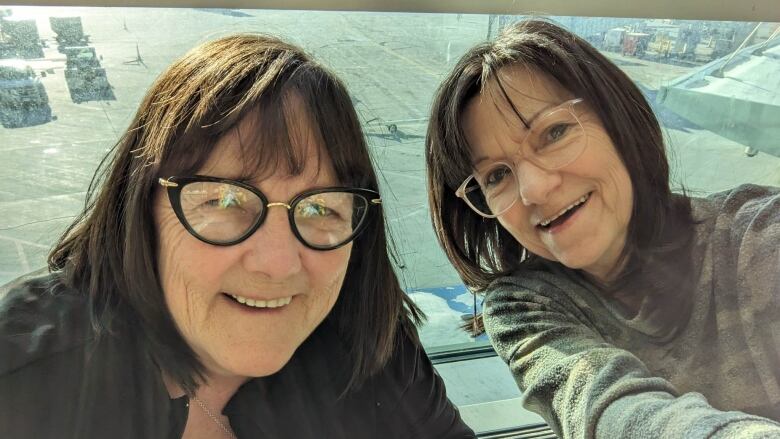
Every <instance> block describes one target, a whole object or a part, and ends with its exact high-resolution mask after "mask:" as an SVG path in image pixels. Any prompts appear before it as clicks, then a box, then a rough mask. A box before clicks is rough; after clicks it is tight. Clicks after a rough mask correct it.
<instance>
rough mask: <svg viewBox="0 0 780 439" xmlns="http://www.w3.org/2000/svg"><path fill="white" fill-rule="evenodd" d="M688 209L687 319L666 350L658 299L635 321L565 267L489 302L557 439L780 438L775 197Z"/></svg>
mask: <svg viewBox="0 0 780 439" xmlns="http://www.w3.org/2000/svg"><path fill="white" fill-rule="evenodd" d="M692 205H693V215H694V218H695V219H696V220H698V221H700V223H699V224H697V225H696V226H695V232H694V236H695V237H694V240H695V241H694V244H693V256H694V266H693V270H692V271H693V272H692V276H693V277H694V279H693V282H692V284H691V285H692V287H688V288H685V290H684V291H680V292H679V294H680V295H683V294H687V295H692V296H690V299H691V302H690V303H691V311H690V313H686V314H685V316H684V319H685V321H684V322H683V324H682V325H680V326H679V327H678V330H676V331H674V332H673V333H672V335H671V336H670V331H668V330H667V328H666V327H665V326H668V323H665V322H666V320H665V315H664V311H663V310H660V311H659V310H658V308H657V307H655V308H652V309H653V311H648V310H649V309H651V307H649V306H646V305H647V303H648V300H651V299H652V298H646V300H645V301H643V304H642V306H641V308H640V311H639V313H638V314H636V315H634V316H627V315H626V313H625V312H624V311H623V310H622V308H621V307H620V306H618V305H617V304H616V303H615V302H611V301H610V300H609V299H605V298H604V297H603V295H600V294H599V293H598V292H597V290H596V289H595V288H593V287H592V286H590V285H588V284H587V283H586V282H585V281H583V280H582V278H581V277H579V276H576V275H573V274H572V272H571V271H570V270H565V269H563V267H561V266H560V265H559V264H552V263H550V264H547V265H545V267H546V268H536V269H531V268H525V269H522V270H520V271H519V272H517V273H515V274H514V275H513V276H511V277H506V278H502V279H499V280H497V281H496V282H494V283H493V284H492V285H491V287H490V288H489V291H488V293H487V295H486V298H485V326H486V329H487V332H488V335H489V336H490V339H491V341H492V343H493V345H494V346H495V348H496V351H497V352H498V354H499V355H500V356H501V357H502V358H503V359H504V361H506V362H507V363H508V365H509V367H510V369H511V371H512V374H513V375H514V377H515V379H516V381H517V384H518V385H519V386H520V389H521V390H522V391H523V398H524V404H525V407H526V408H528V409H529V410H532V411H534V412H536V413H539V414H540V415H541V416H542V417H544V419H545V420H546V421H547V422H548V423H549V424H550V426H551V428H552V429H553V430H554V431H555V432H556V433H557V434H558V435H559V436H560V437H563V438H591V437H597V438H608V439H613V438H623V437H631V438H780V423H779V422H777V421H779V420H780V189H777V188H765V187H759V186H754V185H745V186H741V187H739V188H737V189H734V190H732V191H728V192H723V193H719V194H715V195H712V196H710V197H708V198H705V199H693V200H692ZM556 267H558V268H556ZM657 276H664V273H657Z"/></svg>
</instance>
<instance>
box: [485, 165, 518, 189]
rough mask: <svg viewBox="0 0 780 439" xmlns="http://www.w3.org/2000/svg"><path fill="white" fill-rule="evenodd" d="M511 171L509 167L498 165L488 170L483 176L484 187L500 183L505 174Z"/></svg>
mask: <svg viewBox="0 0 780 439" xmlns="http://www.w3.org/2000/svg"><path fill="white" fill-rule="evenodd" d="M511 173H512V171H511V170H509V168H507V167H506V166H499V167H497V168H495V169H493V170H491V171H490V172H488V174H487V175H486V176H485V181H484V185H485V187H486V188H490V187H493V186H497V185H499V184H501V182H502V181H503V180H504V178H506V176H507V175H509V174H511Z"/></svg>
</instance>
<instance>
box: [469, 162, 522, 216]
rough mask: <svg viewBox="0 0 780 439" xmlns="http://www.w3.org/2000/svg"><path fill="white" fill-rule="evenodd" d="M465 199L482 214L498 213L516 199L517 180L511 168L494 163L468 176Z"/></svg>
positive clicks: (503, 164) (491, 214)
mask: <svg viewBox="0 0 780 439" xmlns="http://www.w3.org/2000/svg"><path fill="white" fill-rule="evenodd" d="M464 195H465V198H466V201H467V202H468V204H469V205H470V206H471V208H472V209H474V210H476V211H477V212H479V213H482V214H484V215H488V216H493V215H500V214H501V213H503V212H504V211H505V210H506V209H508V208H509V207H510V206H511V205H512V203H513V202H514V201H515V200H516V199H517V182H516V178H515V175H514V173H513V172H512V168H511V167H509V165H507V164H505V163H496V164H494V165H492V166H491V167H490V168H488V169H485V170H482V171H480V172H479V173H478V175H477V177H476V178H474V177H469V181H468V182H467V183H466V186H465V188H464Z"/></svg>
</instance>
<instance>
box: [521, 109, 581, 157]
mask: <svg viewBox="0 0 780 439" xmlns="http://www.w3.org/2000/svg"><path fill="white" fill-rule="evenodd" d="M527 142H528V147H529V148H531V150H530V151H528V153H529V155H531V156H532V157H533V159H535V161H536V162H537V163H539V164H540V165H542V166H544V167H545V168H547V169H556V168H560V167H562V166H566V165H568V164H569V163H571V162H573V161H574V160H575V159H576V158H577V157H579V155H580V154H581V153H582V151H583V150H584V149H585V143H586V137H585V133H584V131H583V129H582V125H580V122H579V121H578V120H577V117H575V115H574V113H573V112H572V109H571V108H570V107H568V106H567V107H565V108H560V109H558V110H555V111H553V112H551V113H548V114H547V115H545V116H544V117H542V118H541V119H538V120H536V121H535V122H534V123H533V125H532V126H531V132H530V133H529V135H528V141H527Z"/></svg>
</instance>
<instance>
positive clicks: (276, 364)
mask: <svg viewBox="0 0 780 439" xmlns="http://www.w3.org/2000/svg"><path fill="white" fill-rule="evenodd" d="M293 352H294V351H293ZM293 352H290V353H289V355H285V354H281V353H280V352H272V353H270V355H263V356H262V358H252V359H247V360H244V361H241V362H240V364H235V365H233V367H231V368H230V369H229V370H231V371H232V372H233V373H234V374H235V375H239V376H245V377H250V378H260V377H266V376H269V375H273V374H275V373H277V372H279V371H280V370H281V369H282V368H283V367H284V366H285V365H286V364H287V363H289V362H290V358H292V354H293Z"/></svg>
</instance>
